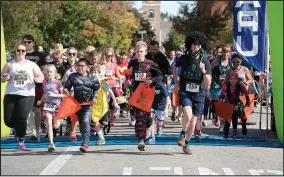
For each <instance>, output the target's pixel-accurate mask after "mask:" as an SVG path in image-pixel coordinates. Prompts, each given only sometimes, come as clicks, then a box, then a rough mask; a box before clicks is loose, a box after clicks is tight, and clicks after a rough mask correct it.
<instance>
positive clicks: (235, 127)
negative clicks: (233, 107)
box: [232, 111, 239, 137]
mask: <svg viewBox="0 0 284 177" xmlns="http://www.w3.org/2000/svg"><path fill="white" fill-rule="evenodd" d="M238 118H239V117H238V114H237V113H236V112H235V111H234V113H233V116H232V124H233V137H236V136H237V135H238Z"/></svg>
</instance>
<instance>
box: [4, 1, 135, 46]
mask: <svg viewBox="0 0 284 177" xmlns="http://www.w3.org/2000/svg"><path fill="white" fill-rule="evenodd" d="M1 13H2V18H3V28H4V34H5V42H6V48H7V50H8V51H11V50H13V49H14V47H15V45H16V44H17V43H18V42H21V40H22V37H23V36H24V35H25V34H31V35H33V36H34V37H35V40H36V45H37V46H43V47H44V48H50V47H52V46H53V45H54V44H55V43H62V45H63V46H64V47H69V46H70V45H73V46H75V47H76V48H78V49H84V48H86V47H87V46H89V45H92V46H94V47H96V48H104V47H108V46H113V47H115V49H116V50H126V49H127V48H128V47H129V46H130V45H131V42H132V39H133V36H134V35H135V34H136V32H137V31H138V30H139V28H140V18H141V17H140V16H139V15H137V14H135V13H136V12H135V11H133V10H132V9H129V4H128V2H126V1H121V2H119V4H118V6H117V7H116V8H114V7H113V6H112V5H111V2H110V1H105V2H104V1H2V2H1Z"/></svg>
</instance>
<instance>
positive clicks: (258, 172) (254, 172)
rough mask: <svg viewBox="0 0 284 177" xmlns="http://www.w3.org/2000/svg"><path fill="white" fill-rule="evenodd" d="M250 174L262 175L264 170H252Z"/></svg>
mask: <svg viewBox="0 0 284 177" xmlns="http://www.w3.org/2000/svg"><path fill="white" fill-rule="evenodd" d="M249 172H250V174H251V175H260V173H264V171H263V170H262V169H251V170H249Z"/></svg>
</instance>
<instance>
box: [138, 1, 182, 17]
mask: <svg viewBox="0 0 284 177" xmlns="http://www.w3.org/2000/svg"><path fill="white" fill-rule="evenodd" d="M179 6H180V5H179V3H178V1H161V12H164V13H165V12H168V13H169V14H170V15H177V13H178V9H179ZM134 7H135V8H136V9H140V8H142V1H135V3H134Z"/></svg>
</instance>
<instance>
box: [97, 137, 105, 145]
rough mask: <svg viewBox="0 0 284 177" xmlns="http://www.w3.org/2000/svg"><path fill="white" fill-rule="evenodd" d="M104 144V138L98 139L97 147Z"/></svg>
mask: <svg viewBox="0 0 284 177" xmlns="http://www.w3.org/2000/svg"><path fill="white" fill-rule="evenodd" d="M104 144H106V140H105V139H104V138H99V139H98V141H97V145H104Z"/></svg>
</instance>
